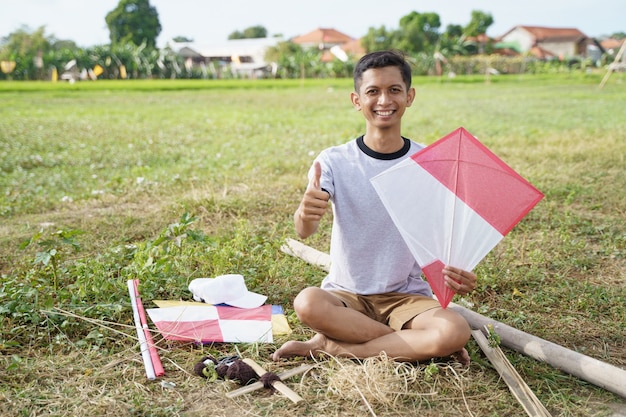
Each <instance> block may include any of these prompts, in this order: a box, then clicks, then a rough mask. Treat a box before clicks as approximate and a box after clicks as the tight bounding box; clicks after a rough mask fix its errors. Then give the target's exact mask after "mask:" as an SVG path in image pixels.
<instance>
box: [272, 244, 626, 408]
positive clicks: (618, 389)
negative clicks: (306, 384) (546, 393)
mask: <svg viewBox="0 0 626 417" xmlns="http://www.w3.org/2000/svg"><path fill="white" fill-rule="evenodd" d="M281 250H282V251H283V252H285V253H287V254H289V255H291V256H295V257H298V258H300V259H302V260H304V261H306V262H308V263H310V264H311V265H315V266H318V267H320V268H322V269H324V270H325V271H328V268H329V267H330V256H329V255H328V254H326V253H324V252H321V251H318V250H317V249H314V248H311V247H310V246H307V245H305V244H303V243H301V242H299V241H297V240H294V239H287V243H286V244H285V245H283V246H282V247H281ZM448 308H450V309H452V310H454V311H456V312H457V313H459V314H460V315H461V316H463V317H464V318H465V320H467V322H468V323H469V324H470V326H471V327H472V328H473V329H483V328H485V326H488V325H491V326H493V328H494V330H495V331H496V333H497V334H498V335H499V336H500V340H501V343H502V345H503V346H506V347H508V348H511V349H513V350H515V351H517V352H520V353H523V354H525V355H527V356H530V357H531V358H534V359H537V360H539V361H541V362H545V363H547V364H549V365H551V366H553V367H554V368H556V369H559V370H561V371H563V372H566V373H568V374H570V375H573V376H575V377H577V378H580V379H582V380H584V381H587V382H590V383H592V384H594V385H596V386H598V387H600V388H604V389H605V390H607V391H610V392H612V393H614V394H617V395H619V396H621V397H623V398H626V370H624V369H622V368H618V367H617V366H613V365H610V364H608V363H605V362H602V361H599V360H597V359H593V358H591V357H589V356H586V355H583V354H581V353H578V352H574V351H572V350H570V349H567V348H565V347H563V346H560V345H557V344H556V343H552V342H549V341H547V340H544V339H541V338H539V337H537V336H533V335H531V334H528V333H525V332H523V331H521V330H517V329H515V328H513V327H511V326H507V325H506V324H504V323H500V322H498V321H495V320H493V319H490V318H488V317H485V316H482V315H480V314H478V313H475V312H473V311H471V310H468V309H467V308H464V307H461V306H460V305H458V304H455V303H450V304H449V305H448Z"/></svg>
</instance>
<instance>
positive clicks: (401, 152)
mask: <svg viewBox="0 0 626 417" xmlns="http://www.w3.org/2000/svg"><path fill="white" fill-rule="evenodd" d="M402 139H403V140H404V145H403V146H402V149H400V150H397V151H395V152H393V153H380V152H376V151H374V150H372V149H370V148H368V147H367V145H366V144H365V140H363V136H359V137H358V138H357V139H356V144H357V145H358V147H359V149H361V151H363V153H365V154H366V155H367V156H371V157H372V158H376V159H382V160H385V161H390V160H392V159H398V158H400V157H402V156H404V155H406V154H407V153H408V152H409V149H411V142H410V141H409V140H408V139H407V138H405V137H404V136H403V137H402Z"/></svg>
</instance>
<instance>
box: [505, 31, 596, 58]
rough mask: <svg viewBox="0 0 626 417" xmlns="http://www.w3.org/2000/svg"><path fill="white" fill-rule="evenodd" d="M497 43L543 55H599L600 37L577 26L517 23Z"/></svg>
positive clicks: (535, 54) (594, 56) (592, 56)
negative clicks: (588, 33)
mask: <svg viewBox="0 0 626 417" xmlns="http://www.w3.org/2000/svg"><path fill="white" fill-rule="evenodd" d="M495 47H496V48H498V47H501V48H503V49H509V50H516V51H517V52H519V53H521V54H530V55H533V56H535V57H537V58H540V59H550V58H560V59H564V58H574V57H584V58H586V57H591V58H592V59H599V54H601V47H600V45H599V43H598V42H597V41H595V40H594V39H592V38H589V37H588V36H587V35H585V34H584V33H582V32H581V31H580V30H578V29H574V28H549V27H540V26H515V27H514V28H513V29H511V30H509V31H508V32H506V33H505V34H504V35H502V36H500V37H499V38H498V42H497V43H496V44H495Z"/></svg>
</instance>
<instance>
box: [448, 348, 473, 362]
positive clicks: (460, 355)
mask: <svg viewBox="0 0 626 417" xmlns="http://www.w3.org/2000/svg"><path fill="white" fill-rule="evenodd" d="M450 356H451V357H452V359H454V360H455V361H457V362H459V363H460V364H461V365H463V366H469V364H470V356H469V353H467V350H465V348H463V349H461V350H459V351H458V352H455V353H453V354H452V355H450Z"/></svg>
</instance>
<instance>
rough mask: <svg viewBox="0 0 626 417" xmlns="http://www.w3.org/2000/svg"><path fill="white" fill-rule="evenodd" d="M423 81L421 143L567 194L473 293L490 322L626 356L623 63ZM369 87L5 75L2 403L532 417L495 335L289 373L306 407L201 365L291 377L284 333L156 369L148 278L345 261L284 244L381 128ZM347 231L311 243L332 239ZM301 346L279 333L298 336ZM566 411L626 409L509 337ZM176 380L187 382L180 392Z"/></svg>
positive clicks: (618, 360) (270, 271)
mask: <svg viewBox="0 0 626 417" xmlns="http://www.w3.org/2000/svg"><path fill="white" fill-rule="evenodd" d="M601 75H602V74H591V75H584V76H583V75H574V74H568V75H565V74H561V75H556V76H536V77H530V76H519V77H518V76H510V77H492V78H490V79H485V78H484V77H472V78H465V77H457V78H456V79H454V80H447V79H446V80H443V79H442V80H440V79H434V78H428V79H416V80H415V83H416V84H415V87H416V90H417V99H416V101H415V103H414V104H413V106H412V108H410V109H409V110H408V111H407V114H406V115H405V119H404V123H403V130H404V134H405V136H407V137H410V138H412V139H414V140H416V141H418V142H422V143H425V144H429V143H432V142H434V141H435V140H436V139H438V138H439V137H441V136H443V135H445V134H447V133H449V132H450V131H452V130H454V129H456V128H457V127H459V126H463V127H465V128H466V129H467V130H469V131H470V132H471V133H473V134H474V135H475V136H477V137H478V138H479V139H480V140H481V141H482V142H483V143H484V144H485V145H486V146H487V147H489V148H490V149H491V150H492V151H493V152H494V153H496V154H497V155H498V156H500V157H501V158H502V159H503V160H504V161H505V162H507V163H508V164H509V165H511V166H512V167H513V168H514V169H515V170H516V171H518V172H519V173H520V174H521V175H522V176H524V177H525V178H526V179H528V180H529V181H530V182H531V183H533V184H534V185H535V186H536V187H537V188H539V189H540V190H541V191H542V192H543V193H545V196H546V197H545V198H544V200H542V201H541V202H540V203H539V204H538V205H537V207H536V208H535V209H534V210H532V211H531V212H530V214H529V215H528V216H527V217H525V218H524V219H523V220H522V222H521V223H520V224H518V226H517V227H516V228H515V229H514V230H513V231H512V232H511V233H510V234H509V235H507V236H506V237H505V239H504V240H503V241H502V242H501V243H500V244H499V245H498V246H497V247H496V248H495V249H494V250H493V251H492V252H491V253H490V254H489V255H488V256H487V257H486V258H485V259H484V260H483V261H482V262H481V264H480V265H479V266H478V267H477V269H476V271H475V272H476V273H477V274H478V276H479V286H478V289H477V291H475V292H474V293H473V294H472V295H471V296H468V297H465V298H464V299H459V298H455V300H454V301H455V302H458V303H462V304H464V305H467V306H471V308H472V309H473V310H475V311H477V312H479V313H481V314H483V315H486V316H488V317H491V318H493V319H496V320H499V321H501V322H503V323H506V324H508V325H511V326H513V327H516V328H518V329H520V330H523V331H525V332H528V333H531V334H534V335H536V336H539V337H541V338H544V339H547V340H549V341H552V342H554V343H558V344H560V345H562V346H564V347H566V348H568V349H572V350H575V351H578V352H581V353H583V354H585V355H588V356H591V357H593V358H596V359H599V360H602V361H604V362H606V363H609V364H612V365H616V366H618V367H622V368H624V367H626V344H625V339H626V329H625V323H626V309H625V307H624V305H625V302H626V291H625V284H626V273H625V272H624V271H625V270H626V260H625V259H626V192H625V190H626V169H625V168H626V161H625V159H626V82H625V81H626V80H625V78H624V75H623V74H613V76H612V78H611V79H610V80H609V82H608V83H607V84H606V85H605V86H604V88H603V89H599V88H598V85H599V83H600V79H601ZM350 90H351V80H314V81H300V80H291V81H282V82H281V81H228V82H220V81H210V82H207V81H128V82H96V83H77V84H74V85H69V84H56V85H55V84H49V83H47V84H44V83H10V82H5V83H0V100H1V103H2V105H1V106H0V190H1V193H0V216H1V219H2V221H1V223H0V273H1V274H2V275H1V279H2V285H1V287H0V319H1V320H2V326H1V331H0V414H2V415H7V416H84V415H110V416H140V415H141V416H177V415H180V416H200V415H211V416H230V415H254V416H257V415H258V416H265V415H273V416H292V415H310V416H339V415H341V416H350V415H354V416H357V415H358V416H362V415H378V416H400V415H422V416H441V415H446V416H448V415H450V416H457V415H462V416H521V415H524V411H523V409H522V407H521V406H520V405H519V404H518V403H517V402H516V401H515V399H514V397H513V396H512V395H511V393H510V392H509V390H508V389H507V386H506V384H505V383H504V382H503V381H502V380H501V379H500V378H499V376H498V374H497V372H496V371H495V370H494V369H493V368H492V366H491V365H490V364H489V362H488V361H487V360H486V359H485V358H484V357H483V355H482V353H481V351H480V349H479V348H478V347H477V345H476V344H475V342H473V341H470V343H469V344H468V350H469V352H470V355H471V356H472V364H471V366H470V367H469V368H467V369H461V368H459V367H458V366H456V365H455V364H454V363H451V362H447V361H443V360H442V361H434V362H432V363H424V364H419V365H418V364H414V365H410V366H407V365H402V364H397V363H394V362H393V361H389V360H387V359H385V358H384V357H381V358H375V359H373V360H368V361H364V362H362V363H359V362H355V361H350V360H339V359H336V358H329V359H328V360H326V361H321V362H318V363H314V365H315V368H314V371H312V372H310V373H308V374H307V375H305V376H304V377H303V378H301V379H300V378H295V379H293V380H291V381H290V382H289V383H288V384H289V385H290V386H291V387H292V388H293V389H294V390H296V391H297V392H299V393H300V395H301V396H302V397H304V399H305V400H306V401H305V404H300V405H298V406H295V405H292V404H291V402H289V401H288V400H287V399H286V398H285V397H283V396H281V395H280V394H275V395H272V394H271V393H269V392H267V391H257V392H255V393H253V394H248V395H245V396H242V397H237V399H234V400H233V399H228V398H226V397H225V393H226V392H227V391H230V390H232V389H234V388H236V387H237V385H236V384H234V383H232V382H208V381H206V380H204V379H202V378H199V377H197V376H195V375H193V374H192V369H193V365H194V364H195V363H196V362H197V361H198V360H199V359H200V358H201V357H202V356H204V355H206V354H212V355H215V356H223V355H230V354H235V353H239V354H241V355H242V356H245V357H251V358H253V359H255V360H256V361H257V362H259V363H260V364H262V365H263V366H265V367H266V369H269V370H272V371H282V370H284V369H288V368H291V367H293V366H296V365H297V363H299V362H300V361H299V360H294V361H291V362H288V363H279V364H275V363H272V362H271V361H270V360H269V355H270V354H271V352H272V351H273V349H274V348H275V347H276V346H275V345H252V344H238V345H233V344H224V345H212V346H203V347H199V346H195V345H191V344H171V343H167V342H166V341H164V340H159V339H160V338H157V339H158V340H159V341H158V345H159V347H160V348H161V350H160V356H161V359H162V360H163V363H164V366H165V369H166V375H165V377H164V378H162V379H160V380H157V381H154V382H152V381H148V380H147V378H146V377H145V372H144V369H143V365H142V362H141V358H140V356H139V350H138V345H137V341H136V338H135V336H136V335H135V329H134V326H133V317H132V311H131V307H130V301H129V299H128V292H127V289H126V281H127V280H128V279H133V278H138V279H140V281H141V292H142V296H143V299H144V303H145V304H146V306H147V307H151V306H152V305H151V303H150V300H153V299H190V298H191V297H190V295H191V294H190V293H189V292H188V290H187V285H188V283H189V282H190V281H191V280H192V279H194V278H198V277H212V276H216V275H220V274H225V273H240V274H242V275H244V276H245V278H246V281H247V284H248V288H251V289H254V290H255V291H257V292H260V293H263V294H267V295H269V300H268V302H271V303H273V304H281V305H282V306H283V307H284V308H285V310H286V314H287V316H288V319H289V320H290V324H291V327H292V329H293V333H292V334H291V335H290V336H289V337H290V338H294V339H302V340H304V339H306V338H308V337H310V336H311V335H312V333H311V332H310V330H309V329H307V328H304V327H303V326H301V325H300V324H299V323H298V321H297V319H296V318H295V317H294V315H293V314H292V310H291V302H292V300H293V298H294V296H295V295H296V294H297V292H298V291H299V290H300V289H301V288H303V287H305V286H307V285H317V284H319V282H320V280H321V279H322V278H323V276H324V273H323V271H321V270H319V269H317V268H315V267H313V266H310V265H307V264H306V263H304V262H303V261H300V260H298V259H295V258H292V257H289V256H287V255H284V254H283V253H282V252H281V251H280V246H281V245H282V244H283V242H284V240H285V239H286V238H289V237H291V238H293V237H295V236H294V232H293V226H292V223H291V217H292V213H293V211H294V210H295V208H296V207H297V204H298V203H299V199H300V197H301V194H302V192H303V190H304V187H305V186H306V171H307V169H308V167H309V165H310V163H311V161H312V159H313V158H314V156H315V155H316V154H317V153H318V152H319V151H320V150H322V149H323V148H325V147H327V146H330V145H335V144H340V143H343V142H346V141H348V140H350V139H353V138H354V137H356V136H357V135H359V134H362V133H363V128H364V124H363V120H362V116H361V115H360V114H359V113H358V112H356V111H355V110H354V109H352V107H351V105H350V103H349V92H350ZM329 232H330V222H329V221H326V222H325V223H324V224H323V225H322V230H321V233H318V234H317V235H316V236H314V237H313V238H311V239H310V240H308V241H307V242H306V243H307V244H308V245H310V246H312V247H315V248H317V249H320V250H323V251H327V250H328V241H329ZM286 339H287V338H286V337H281V338H278V340H276V343H277V344H279V343H282V342H284V341H285V340H286ZM504 350H505V353H506V354H507V356H508V358H509V360H510V361H511V362H512V363H513V365H514V366H515V367H516V369H517V370H518V372H519V373H520V374H521V375H522V377H523V378H524V380H525V381H526V382H527V383H528V385H529V386H530V388H531V389H532V390H533V391H534V392H535V394H536V395H537V396H538V397H539V399H540V400H541V401H542V403H543V404H544V405H545V406H546V407H547V408H548V410H550V411H551V413H552V414H553V415H555V416H605V415H611V414H612V413H615V412H617V411H618V410H624V409H625V408H626V400H625V399H623V398H620V397H618V396H616V395H614V394H611V393H609V392H608V391H605V390H603V389H600V388H597V387H595V386H593V385H591V384H589V383H586V382H585V381H581V380H579V379H577V378H575V377H573V376H570V375H568V374H566V373H563V372H561V371H558V370H555V369H553V368H551V367H550V366H549V365H546V364H544V363H541V362H538V361H536V360H534V359H531V358H528V357H525V356H523V355H521V354H519V353H517V352H514V351H510V350H507V349H504ZM162 381H167V382H172V383H174V384H175V386H174V387H170V386H169V385H163V384H161V382H162Z"/></svg>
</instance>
